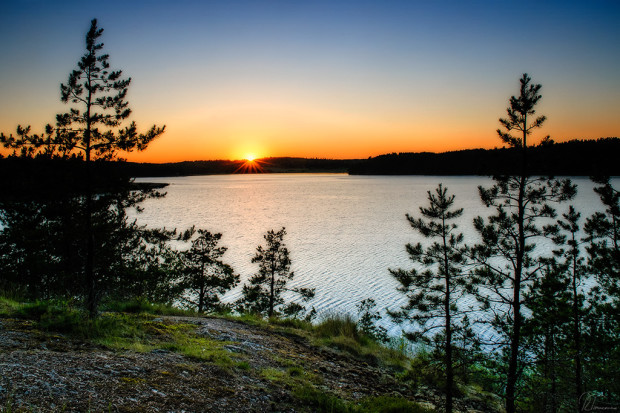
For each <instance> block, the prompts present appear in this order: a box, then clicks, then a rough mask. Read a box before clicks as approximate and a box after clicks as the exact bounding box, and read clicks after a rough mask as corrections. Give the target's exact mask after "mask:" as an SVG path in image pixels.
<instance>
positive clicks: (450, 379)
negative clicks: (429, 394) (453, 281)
mask: <svg viewBox="0 0 620 413" xmlns="http://www.w3.org/2000/svg"><path fill="white" fill-rule="evenodd" d="M442 236H443V259H444V269H445V271H444V273H445V274H444V276H445V280H446V292H445V295H444V311H445V315H446V360H445V363H446V413H452V388H453V386H454V371H453V369H452V320H451V314H450V269H449V267H448V263H449V260H448V246H447V243H446V237H447V234H446V220H445V216H444V217H442Z"/></svg>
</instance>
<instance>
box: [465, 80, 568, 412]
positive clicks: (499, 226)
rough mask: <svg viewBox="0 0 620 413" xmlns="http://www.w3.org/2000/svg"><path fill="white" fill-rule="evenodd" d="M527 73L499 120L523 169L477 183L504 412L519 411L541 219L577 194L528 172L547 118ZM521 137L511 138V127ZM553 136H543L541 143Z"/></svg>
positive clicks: (482, 269) (479, 254)
mask: <svg viewBox="0 0 620 413" xmlns="http://www.w3.org/2000/svg"><path fill="white" fill-rule="evenodd" d="M530 82H531V78H530V77H529V76H528V75H527V74H524V75H523V77H522V78H521V79H520V83H521V86H520V95H519V96H518V97H515V96H512V97H511V98H510V106H509V107H508V109H507V113H508V117H507V118H505V119H504V118H502V119H500V120H499V121H500V123H501V124H502V126H503V127H504V128H505V129H506V130H505V131H502V130H501V129H498V130H497V132H498V135H499V136H500V138H501V139H502V141H503V142H504V143H506V144H508V145H509V146H511V147H513V148H517V149H518V150H519V153H520V169H521V172H520V173H519V174H518V175H514V176H495V177H493V180H494V181H495V184H494V185H493V186H492V187H490V188H483V187H479V192H480V197H481V199H482V201H483V203H484V204H485V205H486V206H487V207H493V208H495V215H491V216H490V217H489V218H488V219H487V220H484V219H483V218H481V217H477V218H476V219H475V220H474V226H475V228H476V230H477V231H478V232H479V233H480V235H481V237H482V244H480V245H477V246H475V247H474V248H472V250H471V252H472V257H473V258H474V259H475V260H476V261H477V262H478V264H479V268H478V270H477V274H478V276H479V278H478V281H479V283H480V285H481V286H482V287H485V290H486V291H487V294H485V295H483V296H481V299H482V302H483V304H484V306H485V308H487V310H489V311H492V312H493V313H494V318H493V324H494V326H495V328H496V329H497V332H498V333H499V334H500V336H502V337H503V338H504V340H503V342H502V347H503V348H504V349H505V350H506V356H507V358H508V369H507V373H506V386H505V398H506V411H507V413H514V412H515V409H516V407H515V404H516V390H517V383H518V379H519V375H520V371H521V368H520V361H519V358H520V356H521V351H522V349H521V344H522V337H521V328H522V326H523V310H522V306H523V305H524V302H523V292H524V291H525V290H526V289H527V288H528V286H529V285H531V283H532V282H533V281H534V280H535V279H536V278H538V277H539V276H540V270H541V265H540V264H539V262H538V260H537V259H536V258H535V254H533V251H534V249H535V247H536V243H535V240H536V239H537V238H539V237H541V236H543V235H544V231H543V228H542V227H541V226H540V224H539V220H540V218H553V217H555V210H554V209H553V208H552V206H551V204H550V203H551V202H559V201H564V200H567V199H570V198H572V197H573V196H574V194H575V192H576V189H575V186H574V185H572V184H571V182H570V181H569V180H556V179H552V178H539V177H531V176H530V174H529V172H528V170H529V167H528V156H527V154H528V137H529V135H530V134H531V133H532V131H533V130H535V129H537V128H540V127H541V126H542V125H543V123H544V121H545V119H546V118H545V116H538V117H534V116H535V114H536V111H535V109H534V107H535V106H536V104H537V103H538V101H539V100H540V98H541V95H540V94H539V92H540V89H541V85H539V84H531V83H530ZM513 130H514V131H517V132H519V133H520V136H513V135H512V134H511V132H512V131H513ZM547 140H549V137H548V136H547V137H545V138H544V139H543V141H547Z"/></svg>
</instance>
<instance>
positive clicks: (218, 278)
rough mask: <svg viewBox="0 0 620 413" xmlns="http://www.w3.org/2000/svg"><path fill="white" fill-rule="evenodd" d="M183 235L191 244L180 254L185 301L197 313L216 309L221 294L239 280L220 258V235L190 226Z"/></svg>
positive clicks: (222, 249)
mask: <svg viewBox="0 0 620 413" xmlns="http://www.w3.org/2000/svg"><path fill="white" fill-rule="evenodd" d="M196 234H197V236H195V235H196ZM183 235H184V236H183V238H184V239H185V240H191V247H190V248H189V249H188V250H185V251H182V252H180V253H179V259H180V268H179V271H180V273H181V274H182V281H181V284H182V286H183V287H184V289H185V294H184V300H185V301H187V302H189V303H190V304H192V305H195V306H196V308H197V309H198V312H200V313H202V312H205V311H209V310H211V311H213V310H217V309H219V308H220V306H221V301H220V295H221V294H224V293H225V292H226V291H228V290H230V289H231V288H233V287H235V286H236V285H237V284H238V283H239V275H238V274H235V273H234V271H233V269H232V267H231V266H230V265H228V264H226V263H224V262H223V261H222V260H221V257H222V256H223V255H224V253H225V252H226V250H227V248H226V247H220V246H218V243H219V241H220V239H221V238H222V234H211V233H210V232H209V231H207V230H204V229H199V230H196V229H195V228H193V227H192V228H191V229H189V230H188V231H186V232H185V234H183ZM194 297H195V298H194Z"/></svg>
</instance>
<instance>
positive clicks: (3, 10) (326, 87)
mask: <svg viewBox="0 0 620 413" xmlns="http://www.w3.org/2000/svg"><path fill="white" fill-rule="evenodd" d="M93 18H97V19H98V22H99V26H100V27H102V28H103V29H104V33H103V36H102V37H101V40H102V42H103V43H104V44H105V46H104V51H105V52H106V53H108V54H109V55H110V60H109V62H110V64H111V68H112V69H122V70H123V73H124V75H126V76H129V77H131V78H132V83H131V86H130V90H129V94H128V100H129V103H130V106H131V108H132V110H133V113H132V117H131V119H132V120H135V121H136V122H137V124H138V127H139V128H140V129H141V130H147V129H148V128H149V127H150V126H152V125H153V124H156V125H166V132H165V133H164V134H163V135H162V136H161V137H159V138H158V139H157V140H156V141H154V142H152V143H151V144H150V145H149V147H148V148H147V149H146V150H145V151H143V152H132V153H129V154H127V153H123V154H121V156H122V157H123V158H126V159H128V160H130V161H137V162H176V161H183V160H209V159H243V158H246V157H249V156H251V155H252V156H256V157H267V156H300V157H312V158H343V159H346V158H348V159H351V158H367V157H369V156H376V155H379V154H384V153H392V152H419V151H433V152H443V151H450V150H459V149H470V148H494V147H501V146H502V143H501V141H500V140H499V138H498V136H497V133H496V129H497V128H498V127H499V126H500V125H499V122H498V118H500V117H503V116H504V115H505V111H506V107H507V106H508V99H509V98H510V96H512V95H515V94H518V87H519V83H518V79H519V78H520V77H521V75H522V74H523V73H528V74H529V75H530V76H531V77H532V80H533V82H535V83H540V84H542V89H541V94H542V96H543V97H542V99H541V100H540V103H539V105H538V108H537V112H538V113H540V114H544V115H546V116H547V118H548V120H547V122H546V123H545V125H544V126H543V128H542V129H541V130H540V132H536V133H535V134H534V135H533V136H532V140H533V141H534V142H535V141H536V140H537V139H540V138H541V137H543V136H545V135H548V134H549V135H551V137H552V138H554V139H555V140H556V141H565V140H569V139H595V138H599V137H609V136H620V24H618V21H619V20H620V2H618V1H616V0H610V1H598V0H591V1H569V0H564V1H544V2H541V1H518V2H517V1H508V0H488V1H467V0H462V1H444V0H436V1H428V0H426V1H415V0H407V1H390V0H383V1H380V0H377V1H364V0H358V1H336V0H332V1H320V0H314V1H295V0H278V1H270V0H264V1H260V0H245V1H244V0H221V1H220V0H212V1H188V0H176V1H174V2H173V1H168V0H166V1H160V0H142V1H131V0H124V1H116V0H106V1H105V2H103V1H101V2H95V1H90V0H81V1H63V0H59V1H52V0H19V1H7V0H3V1H2V3H0V131H1V132H3V133H5V134H9V133H14V131H15V129H16V126H17V125H18V124H21V125H31V126H32V129H33V131H43V128H44V126H45V124H47V123H52V124H53V123H54V121H55V114H56V113H60V112H63V111H67V109H68V107H67V105H64V104H62V103H61V102H60V84H61V83H63V82H66V81H67V77H68V75H69V73H70V72H71V71H72V70H73V69H74V68H75V67H76V63H77V61H78V60H79V58H80V57H81V55H82V54H83V53H84V37H85V34H86V31H87V30H88V28H89V26H90V20H91V19H93ZM4 153H5V154H6V151H5V152H4Z"/></svg>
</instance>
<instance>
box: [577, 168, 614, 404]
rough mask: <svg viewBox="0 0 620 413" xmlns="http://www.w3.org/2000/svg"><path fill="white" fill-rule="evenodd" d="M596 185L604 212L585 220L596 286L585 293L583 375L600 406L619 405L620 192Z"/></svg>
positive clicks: (603, 182)
mask: <svg viewBox="0 0 620 413" xmlns="http://www.w3.org/2000/svg"><path fill="white" fill-rule="evenodd" d="M593 180H594V182H595V183H597V184H598V186H597V187H595V189H594V190H595V192H596V193H597V194H598V195H599V197H600V199H601V202H602V204H603V206H604V207H605V211H604V212H596V213H594V214H593V215H592V216H591V217H589V218H588V219H587V220H586V223H585V225H584V230H585V233H586V239H587V243H588V245H587V247H586V250H587V252H588V269H589V270H590V272H591V273H592V274H593V275H594V277H595V279H596V281H597V284H596V285H595V286H594V287H593V288H592V289H591V290H590V292H589V297H588V299H589V301H590V302H591V303H592V305H591V307H592V309H591V310H592V311H591V312H590V313H589V314H588V315H587V321H586V322H585V325H586V326H587V331H586V332H585V334H584V336H585V338H584V340H587V342H588V344H589V345H588V356H589V360H587V366H588V369H587V373H588V375H589V377H588V379H589V380H588V382H589V384H590V387H591V388H592V389H594V390H596V391H598V392H600V393H601V394H602V395H603V396H602V398H601V400H600V401H601V402H607V403H608V406H615V405H617V403H618V402H620V383H619V382H618V380H617V373H618V371H619V370H620V192H619V191H618V190H616V189H615V188H614V187H613V185H612V184H611V181H610V179H609V178H608V177H602V178H593Z"/></svg>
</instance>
